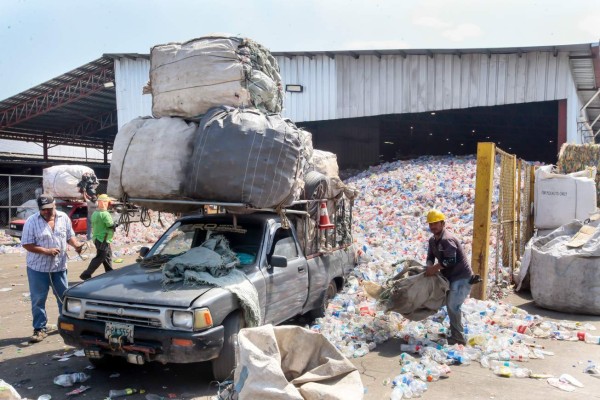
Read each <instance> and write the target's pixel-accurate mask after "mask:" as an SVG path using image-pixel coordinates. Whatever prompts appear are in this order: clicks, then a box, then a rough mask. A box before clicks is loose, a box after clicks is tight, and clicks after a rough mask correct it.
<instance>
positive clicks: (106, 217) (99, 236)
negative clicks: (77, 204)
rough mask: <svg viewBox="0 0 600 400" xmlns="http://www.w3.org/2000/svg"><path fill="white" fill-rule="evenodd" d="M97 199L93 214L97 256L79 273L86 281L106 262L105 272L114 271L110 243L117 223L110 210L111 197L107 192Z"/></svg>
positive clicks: (93, 232)
mask: <svg viewBox="0 0 600 400" xmlns="http://www.w3.org/2000/svg"><path fill="white" fill-rule="evenodd" d="M96 201H97V203H98V208H97V210H96V211H94V214H93V215H92V237H93V238H94V245H95V246H96V257H94V258H92V261H90V265H89V266H88V267H87V269H86V270H85V271H83V272H82V273H81V275H79V278H81V279H82V280H84V281H85V280H87V279H90V278H91V277H92V274H93V273H94V271H96V269H98V267H99V266H100V264H104V271H105V272H108V271H112V269H113V268H112V249H111V248H110V244H111V243H112V240H113V234H114V232H115V229H116V228H117V224H115V223H114V222H113V219H112V216H111V215H110V213H109V212H108V206H109V204H110V201H111V198H110V197H108V196H107V195H105V194H101V195H100V196H98V198H97V199H96Z"/></svg>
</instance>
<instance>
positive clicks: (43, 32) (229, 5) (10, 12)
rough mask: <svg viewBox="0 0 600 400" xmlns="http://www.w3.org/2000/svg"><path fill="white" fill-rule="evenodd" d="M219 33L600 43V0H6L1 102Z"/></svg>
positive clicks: (338, 44)
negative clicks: (61, 78) (110, 60)
mask: <svg viewBox="0 0 600 400" xmlns="http://www.w3.org/2000/svg"><path fill="white" fill-rule="evenodd" d="M217 32H220V33H229V34H233V35H236V36H243V37H249V38H252V39H254V40H256V41H257V42H259V43H261V44H263V45H264V46H266V47H267V48H269V49H270V50H272V51H323V50H351V49H352V50H366V49H401V48H410V49H443V48H444V49H445V48H459V49H460V48H494V47H525V46H546V45H561V44H574V43H597V42H598V41H599V40H600V0H570V1H565V0H537V1H532V0H478V1H476V0H414V1H413V0H294V1H288V0H245V1H238V0H229V1H214V0H213V1H204V0H195V1H194V0H168V1H159V0H102V1H100V0H98V1H97V0H0V100H2V99H6V98H8V97H10V96H13V95H15V94H17V93H19V92H21V91H24V90H27V89H28V88H30V87H32V86H35V85H38V84H40V83H43V82H45V81H47V80H49V79H52V78H54V77H56V76H58V75H61V74H63V73H66V72H68V71H70V70H72V69H74V68H77V67H79V66H81V65H83V64H86V63H88V62H90V61H93V60H95V59H97V58H99V57H101V56H102V54H104V53H149V52H150V48H151V47H152V46H154V45H157V44H163V43H169V42H183V41H186V40H189V39H193V38H197V37H201V36H204V35H207V34H210V33H217Z"/></svg>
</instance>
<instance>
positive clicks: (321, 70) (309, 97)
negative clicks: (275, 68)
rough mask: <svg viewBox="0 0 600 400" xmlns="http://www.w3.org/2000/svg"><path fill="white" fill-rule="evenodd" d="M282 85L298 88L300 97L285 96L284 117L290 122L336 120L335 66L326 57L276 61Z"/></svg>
mask: <svg viewBox="0 0 600 400" xmlns="http://www.w3.org/2000/svg"><path fill="white" fill-rule="evenodd" d="M276 58H277V62H278V63H279V68H280V70H281V72H282V79H283V81H284V85H285V84H288V85H290V84H299V85H302V86H303V88H304V91H303V92H302V93H290V92H286V93H285V98H284V108H285V110H284V113H283V114H284V115H285V116H286V117H288V118H290V119H291V120H292V121H322V120H327V119H335V118H336V110H335V107H336V104H337V98H336V87H337V84H336V75H337V73H336V65H335V60H334V59H331V58H329V57H326V56H314V57H313V58H312V60H311V59H310V58H308V57H293V58H291V59H290V58H287V57H276Z"/></svg>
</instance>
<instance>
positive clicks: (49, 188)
mask: <svg viewBox="0 0 600 400" xmlns="http://www.w3.org/2000/svg"><path fill="white" fill-rule="evenodd" d="M84 173H89V174H92V175H94V170H93V169H91V168H89V167H86V166H85V165H55V166H53V167H50V168H44V171H43V186H44V193H45V194H49V195H51V196H53V197H55V198H61V199H83V195H82V194H81V192H80V189H79V187H78V186H77V184H78V183H79V182H81V176H82V175H83V174H84Z"/></svg>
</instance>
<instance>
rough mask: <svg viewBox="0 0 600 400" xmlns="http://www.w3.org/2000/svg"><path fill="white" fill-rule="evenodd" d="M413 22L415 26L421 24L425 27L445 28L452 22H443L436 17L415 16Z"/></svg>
mask: <svg viewBox="0 0 600 400" xmlns="http://www.w3.org/2000/svg"><path fill="white" fill-rule="evenodd" d="M413 24H414V25H416V26H423V27H425V28H432V29H445V28H450V27H451V26H452V24H450V23H448V22H444V21H442V20H441V19H439V18H436V17H417V18H415V19H413Z"/></svg>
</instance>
